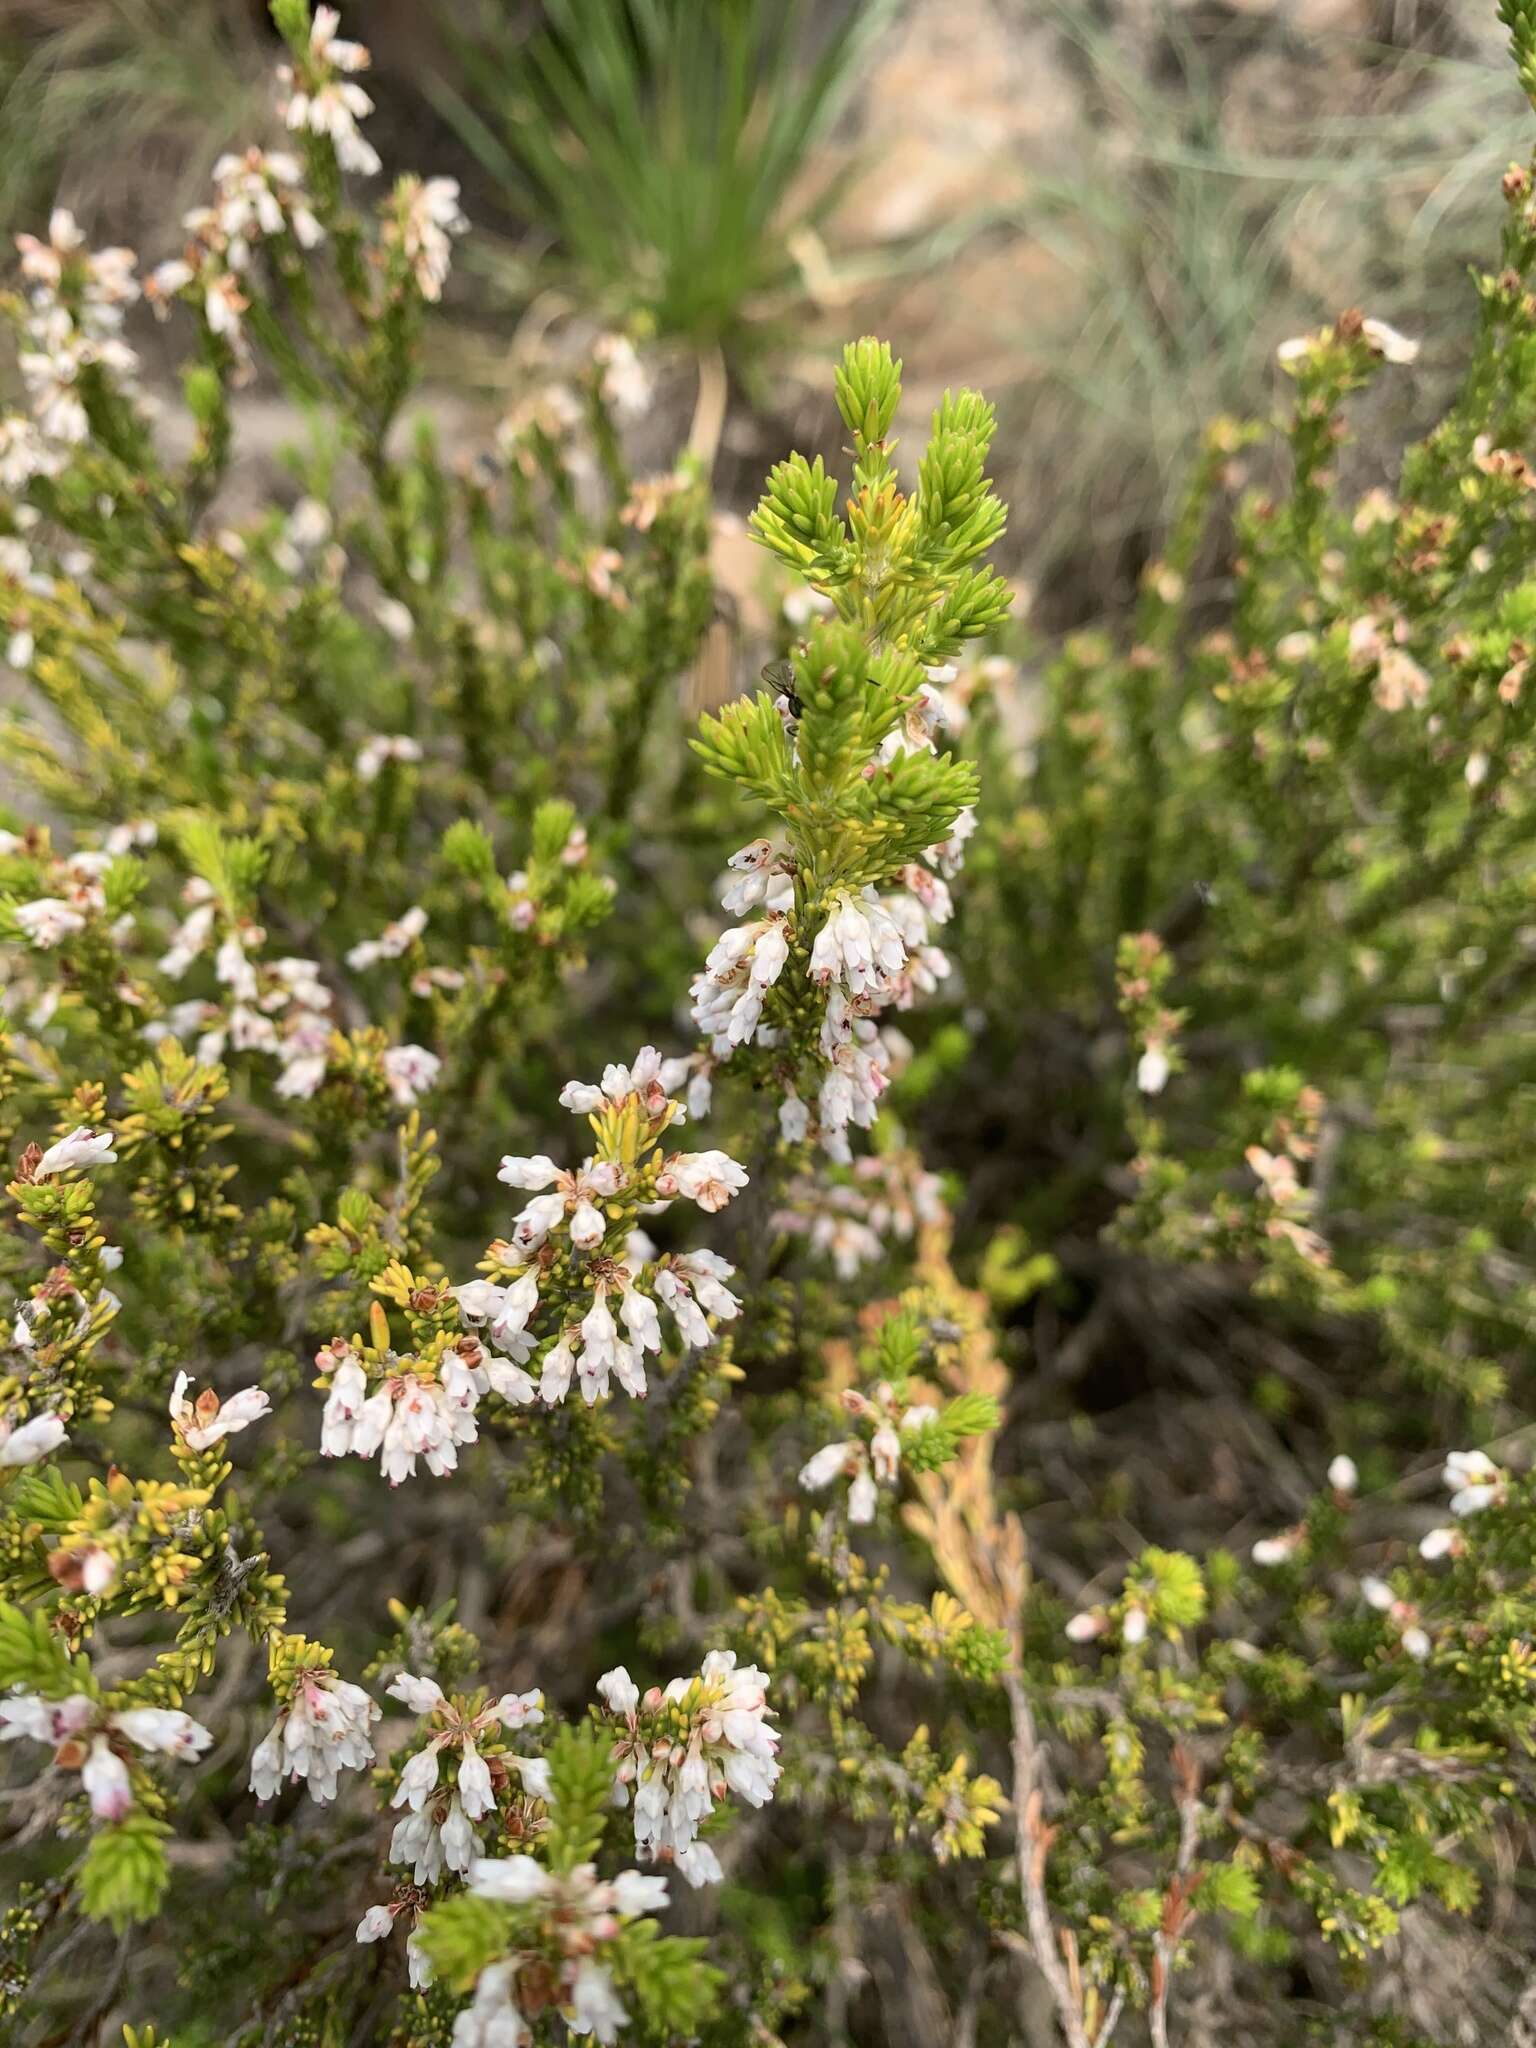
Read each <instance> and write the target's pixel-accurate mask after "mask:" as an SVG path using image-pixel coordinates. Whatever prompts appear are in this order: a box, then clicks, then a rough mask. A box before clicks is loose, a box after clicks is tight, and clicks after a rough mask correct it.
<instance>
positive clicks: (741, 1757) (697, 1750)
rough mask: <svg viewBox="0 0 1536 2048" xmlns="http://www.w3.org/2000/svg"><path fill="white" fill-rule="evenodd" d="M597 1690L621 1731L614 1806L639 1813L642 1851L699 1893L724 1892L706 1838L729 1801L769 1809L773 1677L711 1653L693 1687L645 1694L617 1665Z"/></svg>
mask: <svg viewBox="0 0 1536 2048" xmlns="http://www.w3.org/2000/svg"><path fill="white" fill-rule="evenodd" d="M597 1689H598V1692H599V1694H600V1695H601V1697H602V1700H603V1704H604V1706H605V1707H606V1708H607V1710H608V1713H609V1714H610V1715H611V1716H612V1719H613V1722H614V1724H615V1741H614V1747H613V1760H614V1763H615V1765H616V1766H617V1776H616V1780H615V1798H616V1799H617V1800H618V1801H619V1803H620V1804H623V1805H627V1804H630V1803H631V1802H632V1803H633V1807H634V1823H635V1848H636V1849H637V1850H638V1851H639V1852H640V1854H641V1855H642V1856H644V1857H646V1858H647V1859H648V1860H651V1861H656V1862H663V1863H673V1864H675V1865H676V1866H677V1869H678V1872H679V1873H680V1875H681V1876H683V1877H685V1878H686V1879H687V1880H688V1882H689V1883H690V1884H692V1885H703V1884H717V1883H718V1882H719V1881H720V1878H721V1876H722V1871H721V1868H720V1859H719V1858H718V1857H717V1856H716V1854H715V1852H714V1850H713V1849H712V1848H711V1847H710V1845H709V1844H708V1843H707V1842H705V1841H702V1840H701V1839H700V1837H699V1830H700V1828H701V1827H702V1825H703V1824H704V1822H705V1821H707V1820H708V1819H709V1817H710V1815H711V1813H712V1812H713V1811H714V1810H715V1807H716V1806H717V1805H718V1804H719V1802H720V1801H722V1800H723V1799H725V1798H726V1797H727V1796H728V1795H729V1794H730V1793H732V1792H734V1793H736V1794H737V1796H738V1797H739V1798H742V1799H745V1800H746V1802H747V1804H748V1805H749V1806H765V1805H766V1804H767V1803H768V1801H769V1800H770V1799H771V1798H772V1797H773V1788H774V1786H775V1785H776V1784H777V1783H778V1780H779V1774H780V1771H781V1769H782V1766H781V1765H780V1763H779V1760H778V1747H779V1734H778V1730H777V1729H776V1728H774V1727H772V1726H771V1725H770V1724H769V1721H768V1715H769V1714H770V1713H771V1712H772V1709H771V1708H770V1707H769V1705H768V1674H767V1673H766V1672H765V1671H759V1670H758V1669H757V1667H756V1666H755V1665H751V1664H747V1665H743V1666H742V1667H741V1668H740V1669H738V1668H737V1664H736V1658H735V1654H734V1653H733V1652H732V1651H730V1650H711V1651H710V1653H709V1654H708V1656H706V1657H705V1659H704V1663H703V1666H702V1668H701V1670H700V1672H699V1674H698V1676H697V1677H696V1678H674V1679H672V1680H670V1682H669V1683H668V1684H667V1685H666V1687H665V1688H662V1687H659V1686H651V1687H650V1688H649V1689H648V1690H647V1691H646V1692H645V1693H644V1694H642V1693H641V1691H640V1688H639V1687H638V1686H637V1685H636V1684H635V1682H634V1680H633V1679H632V1678H631V1677H630V1675H629V1673H628V1672H627V1671H626V1670H625V1669H624V1667H623V1666H622V1665H619V1666H618V1667H617V1668H616V1669H615V1670H613V1671H609V1672H607V1673H605V1675H604V1676H603V1677H602V1678H601V1679H600V1680H599V1681H598V1687H597Z"/></svg>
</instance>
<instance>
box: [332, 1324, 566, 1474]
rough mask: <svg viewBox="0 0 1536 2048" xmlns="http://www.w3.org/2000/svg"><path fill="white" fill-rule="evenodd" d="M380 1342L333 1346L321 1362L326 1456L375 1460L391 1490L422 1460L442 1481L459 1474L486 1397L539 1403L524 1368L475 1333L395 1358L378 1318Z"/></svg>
mask: <svg viewBox="0 0 1536 2048" xmlns="http://www.w3.org/2000/svg"><path fill="white" fill-rule="evenodd" d="M375 1328H376V1336H377V1334H378V1332H379V1331H380V1329H382V1340H381V1341H376V1342H375V1343H374V1344H373V1345H371V1346H363V1345H362V1344H361V1341H360V1340H354V1341H353V1342H352V1343H350V1344H349V1343H347V1342H346V1341H345V1340H344V1339H342V1338H339V1337H338V1338H336V1339H334V1340H333V1341H332V1342H331V1343H330V1344H329V1345H327V1346H326V1347H325V1348H324V1349H323V1350H321V1351H319V1352H317V1353H316V1355H315V1365H316V1368H317V1370H318V1371H319V1373H320V1374H321V1376H322V1381H323V1384H324V1385H325V1387H326V1401H325V1409H324V1413H323V1416H322V1420H321V1426H320V1450H321V1454H322V1456H324V1457H327V1458H345V1457H356V1458H371V1457H373V1456H374V1455H375V1453H377V1454H378V1457H379V1469H380V1470H381V1471H382V1473H383V1474H384V1477H385V1478H386V1479H387V1480H388V1481H389V1483H390V1485H391V1486H398V1485H399V1484H400V1483H401V1481H402V1480H405V1479H409V1478H411V1477H412V1475H413V1474H414V1473H415V1470H416V1461H417V1459H418V1458H422V1459H425V1461H426V1465H427V1470H428V1471H429V1472H431V1473H433V1474H434V1475H435V1476H436V1477H438V1478H441V1477H443V1475H444V1474H446V1473H449V1472H453V1471H455V1470H456V1469H457V1467H458V1462H459V1449H460V1447H461V1446H462V1445H467V1444H472V1443H475V1442H476V1441H477V1440H478V1438H479V1427H478V1424H477V1422H476V1417H475V1411H476V1409H477V1408H478V1406H479V1404H480V1401H481V1399H482V1398H483V1396H484V1395H486V1394H487V1393H493V1392H494V1393H496V1394H498V1395H500V1397H501V1399H502V1400H503V1401H507V1402H510V1403H511V1404H512V1405H513V1406H514V1407H521V1406H524V1405H525V1404H526V1403H528V1402H530V1401H531V1400H532V1399H533V1398H534V1383H533V1381H532V1380H531V1379H530V1378H529V1376H528V1374H527V1373H526V1372H524V1371H523V1369H522V1367H521V1366H520V1365H517V1364H516V1363H514V1362H513V1359H511V1358H508V1357H505V1356H503V1355H502V1353H501V1352H499V1351H492V1350H488V1349H487V1348H486V1347H485V1346H484V1345H483V1344H481V1343H480V1342H479V1340H478V1339H477V1338H476V1337H475V1336H474V1335H473V1334H472V1333H468V1332H466V1333H464V1334H463V1335H461V1336H458V1337H454V1338H451V1337H449V1336H447V1335H439V1336H438V1337H437V1338H436V1339H435V1340H434V1341H433V1343H432V1344H431V1346H430V1347H429V1349H428V1351H427V1353H426V1354H424V1355H417V1354H402V1353H400V1352H397V1351H396V1350H395V1348H394V1346H393V1344H392V1343H391V1342H390V1341H389V1335H388V1324H387V1321H386V1320H385V1319H384V1317H383V1313H382V1311H379V1312H378V1314H377V1316H376V1318H375Z"/></svg>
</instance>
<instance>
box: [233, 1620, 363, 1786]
mask: <svg viewBox="0 0 1536 2048" xmlns="http://www.w3.org/2000/svg"><path fill="white" fill-rule="evenodd" d="M326 1655H328V1653H326ZM280 1658H281V1662H280V1661H279V1660H280ZM273 1662H274V1684H275V1685H276V1686H278V1687H279V1691H280V1697H281V1699H282V1705H281V1708H280V1710H279V1713H278V1716H277V1719H276V1720H275V1721H274V1722H273V1724H272V1726H271V1728H270V1729H269V1730H268V1731H267V1733H266V1734H265V1735H264V1736H263V1737H262V1739H261V1741H260V1742H259V1743H258V1744H257V1745H256V1747H255V1749H254V1750H253V1751H252V1752H251V1780H250V1782H251V1790H252V1791H253V1792H254V1793H255V1795H256V1797H257V1798H258V1799H272V1798H275V1797H276V1795H277V1792H278V1789H279V1787H280V1786H281V1785H282V1784H283V1783H284V1782H285V1781H287V1782H290V1783H293V1784H299V1783H300V1782H302V1783H304V1784H306V1785H307V1786H308V1788H309V1796H310V1798H311V1799H312V1800H314V1802H315V1804H316V1805H317V1806H325V1805H327V1804H328V1803H329V1802H330V1801H331V1800H333V1799H334V1798H335V1797H336V1791H337V1786H338V1783H339V1780H340V1776H341V1773H342V1772H343V1771H360V1770H363V1769H364V1768H365V1767H366V1766H367V1765H368V1764H371V1763H372V1762H373V1739H372V1737H371V1735H370V1734H369V1730H370V1729H371V1728H372V1726H373V1724H374V1722H375V1721H377V1720H378V1719H379V1715H380V1709H379V1707H378V1705H377V1703H376V1702H375V1701H374V1700H371V1699H370V1698H369V1697H368V1695H367V1693H365V1692H364V1691H363V1689H362V1687H361V1686H360V1685H352V1684H350V1683H349V1682H348V1681H347V1680H346V1679H342V1678H338V1677H337V1676H336V1674H335V1672H333V1671H331V1670H330V1669H329V1668H328V1665H327V1663H326V1662H324V1661H321V1660H318V1659H317V1660H316V1661H313V1662H310V1661H307V1660H306V1658H305V1654H304V1649H303V1646H302V1645H300V1646H299V1648H298V1649H297V1650H293V1649H289V1648H288V1647H287V1646H280V1645H274V1648H273Z"/></svg>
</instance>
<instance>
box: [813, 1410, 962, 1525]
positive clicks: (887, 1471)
mask: <svg viewBox="0 0 1536 2048" xmlns="http://www.w3.org/2000/svg"><path fill="white" fill-rule="evenodd" d="M841 1400H842V1405H843V1408H844V1410H845V1411H846V1413H847V1414H848V1415H849V1416H851V1417H852V1419H853V1420H854V1421H855V1422H858V1423H864V1424H867V1425H868V1426H869V1432H870V1433H869V1435H868V1437H867V1438H866V1437H863V1436H852V1437H844V1438H842V1439H840V1440H839V1441H837V1442H835V1443H830V1444H823V1445H822V1447H821V1449H820V1450H819V1451H817V1452H816V1454H815V1456H814V1457H812V1458H809V1459H808V1460H807V1461H806V1463H805V1464H804V1465H803V1466H802V1467H801V1468H800V1484H801V1485H802V1486H803V1487H804V1488H805V1490H806V1491H807V1492H808V1493H820V1492H822V1491H823V1490H824V1489H825V1488H826V1487H828V1486H830V1485H831V1484H832V1482H833V1480H834V1479H847V1480H849V1481H850V1482H851V1484H850V1485H849V1488H848V1519H849V1521H850V1522H856V1523H868V1522H872V1521H873V1520H874V1519H875V1509H876V1507H877V1506H878V1505H879V1499H880V1488H881V1487H882V1486H887V1487H892V1486H894V1485H895V1484H896V1479H897V1475H898V1473H899V1471H900V1469H901V1440H902V1436H903V1435H904V1433H905V1432H907V1431H909V1430H914V1429H921V1428H922V1427H923V1425H924V1424H925V1423H928V1422H932V1421H933V1420H934V1418H935V1417H936V1416H937V1414H938V1410H937V1408H935V1407H934V1406H933V1405H932V1403H931V1402H927V1401H915V1402H911V1403H909V1402H907V1401H905V1400H903V1399H902V1398H901V1397H900V1396H899V1395H898V1394H897V1392H896V1389H895V1388H894V1387H893V1386H892V1385H891V1383H890V1381H889V1380H881V1381H879V1382H878V1383H877V1384H876V1385H875V1386H874V1387H873V1388H871V1390H870V1392H869V1393H868V1394H864V1393H861V1392H860V1391H859V1389H858V1388H857V1387H845V1388H844V1390H843V1393H842V1396H841Z"/></svg>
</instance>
